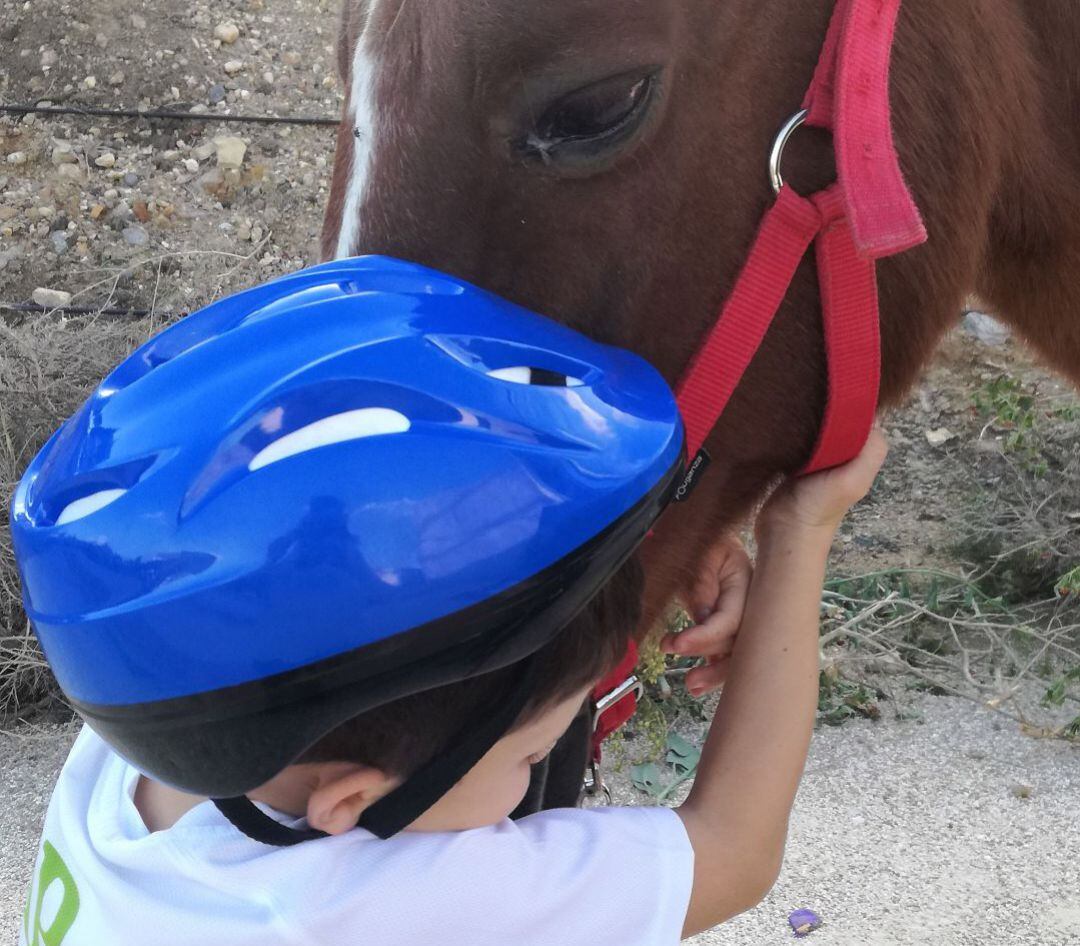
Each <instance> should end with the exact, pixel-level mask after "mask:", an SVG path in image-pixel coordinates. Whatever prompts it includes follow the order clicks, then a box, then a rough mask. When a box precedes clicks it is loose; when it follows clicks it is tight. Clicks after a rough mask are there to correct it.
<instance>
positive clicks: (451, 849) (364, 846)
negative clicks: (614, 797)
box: [294, 808, 694, 946]
mask: <svg viewBox="0 0 1080 946" xmlns="http://www.w3.org/2000/svg"><path fill="white" fill-rule="evenodd" d="M330 840H331V841H335V840H336V841H339V842H341V841H345V839H344V838H339V839H330ZM323 844H324V842H322V841H320V842H315V843H313V844H312V845H311V847H310V848H309V853H310V854H311V855H314V854H315V852H316V850H317V849H318V847H319V846H321V845H323ZM300 847H301V848H303V847H307V845H300ZM334 848H335V850H333V851H330V850H325V851H324V852H323V853H324V858H320V860H321V861H322V863H320V864H319V866H318V868H317V869H315V870H313V871H311V872H310V873H308V874H307V878H306V879H307V880H308V881H309V882H313V883H312V884H310V885H309V884H303V886H306V887H307V888H308V891H309V897H310V899H309V898H308V897H305V898H304V899H307V901H308V902H307V903H306V909H305V910H304V911H303V915H302V916H300V915H295V914H294V916H295V917H296V919H297V920H298V921H300V924H301V925H302V926H303V927H304V929H303V930H302V931H301V930H300V929H298V930H297V932H298V933H300V934H301V935H300V941H302V942H305V943H307V942H311V943H315V942H320V941H322V942H336V943H341V944H343V946H344V944H351V943H357V944H360V943H378V944H379V946H399V944H400V946H422V944H424V943H438V944H440V946H466V944H467V946H486V944H492V946H496V944H497V946H578V944H580V946H669V944H676V943H678V942H679V941H680V939H681V937H682V929H683V925H684V923H685V920H686V911H687V908H688V905H689V902H690V892H691V887H692V885H693V869H694V855H693V848H692V847H691V845H690V839H689V837H688V836H687V834H686V829H685V828H684V827H683V823H682V820H681V819H680V818H679V816H678V815H677V814H675V812H674V811H672V810H670V809H667V808H598V809H589V810H579V809H559V810H554V811H546V812H541V813H539V814H536V815H532V816H531V817H528V818H525V819H523V820H521V821H519V822H512V821H503V822H500V823H499V824H497V825H495V826H493V827H490V828H481V829H477V830H472V831H462V832H459V833H454V834H426V835H425V834H414V835H407V834H405V835H399V836H398V837H397V838H394V839H391V840H390V841H389V842H380V841H378V840H375V839H372V838H370V837H369V838H368V839H366V840H363V841H360V842H359V843H353V844H347V843H346V844H338V845H334ZM325 855H330V858H329V859H330V860H332V861H333V862H335V863H334V866H333V867H332V868H331V867H330V864H329V863H328V862H327V861H326V860H325ZM312 866H314V864H313V865H312ZM316 877H319V879H318V880H316V879H315V878H316ZM313 887H315V888H317V890H313ZM313 901H317V902H313ZM325 936H329V939H323V937H325Z"/></svg>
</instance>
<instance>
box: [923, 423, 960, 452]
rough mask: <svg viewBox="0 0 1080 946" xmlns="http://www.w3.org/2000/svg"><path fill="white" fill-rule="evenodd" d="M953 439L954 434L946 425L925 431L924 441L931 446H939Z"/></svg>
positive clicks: (954, 437)
mask: <svg viewBox="0 0 1080 946" xmlns="http://www.w3.org/2000/svg"><path fill="white" fill-rule="evenodd" d="M955 439H956V434H954V433H953V432H952V431H951V430H949V428H948V427H939V428H937V430H928V431H927V432H926V442H927V443H928V444H930V446H931V447H940V446H943V445H944V444H947V443H948V442H949V441H950V440H955Z"/></svg>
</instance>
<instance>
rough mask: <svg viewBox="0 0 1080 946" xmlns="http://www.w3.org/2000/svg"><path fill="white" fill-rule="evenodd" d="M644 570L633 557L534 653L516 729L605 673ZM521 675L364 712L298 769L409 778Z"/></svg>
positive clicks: (511, 672)
mask: <svg viewBox="0 0 1080 946" xmlns="http://www.w3.org/2000/svg"><path fill="white" fill-rule="evenodd" d="M641 588H642V570H641V567H640V565H639V564H638V562H637V559H636V557H635V558H631V559H630V560H629V561H628V562H627V563H626V564H624V565H623V566H622V567H621V568H620V569H619V570H618V571H617V572H616V573H615V574H614V575H613V576H612V578H611V580H610V581H609V582H608V583H607V584H606V585H605V586H604V587H603V589H601V591H600V592H599V593H598V594H597V595H596V597H595V598H593V599H592V601H590V602H589V604H588V605H587V606H586V607H585V609H584V610H583V611H582V612H581V613H580V614H578V616H577V617H575V618H574V620H573V621H571V622H570V624H568V625H567V626H566V628H564V629H563V630H562V631H561V632H560V633H559V634H558V635H557V636H556V637H555V639H554V640H552V641H551V643H549V644H547V645H546V646H545V647H544V648H542V649H541V650H540V651H539V653H538V654H537V655H536V656H537V659H538V660H539V661H540V666H539V667H538V669H537V677H536V684H535V689H534V694H535V695H534V697H533V698H532V700H530V702H529V704H528V705H527V706H526V708H525V710H524V711H523V713H522V714H521V716H520V717H519V718H518V721H517V723H516V724H515V728H517V727H520V726H522V725H524V724H525V723H528V722H530V721H531V720H532V719H535V718H536V717H537V716H538V715H539V714H541V713H542V712H543V711H545V710H547V709H549V708H550V707H551V706H553V705H555V704H556V703H559V702H561V701H562V700H565V699H566V698H567V697H569V696H571V695H573V694H574V693H575V692H576V691H578V690H580V689H582V688H583V687H586V686H588V685H590V684H592V683H594V682H595V681H597V680H599V679H600V678H601V677H603V676H605V675H606V674H608V673H609V672H610V671H611V670H612V669H613V668H614V667H615V666H616V665H617V664H618V663H619V661H620V660H621V659H622V657H623V656H624V654H625V653H626V648H627V645H628V643H629V641H630V640H631V639H632V638H633V636H634V632H635V630H636V629H637V625H638V623H639V621H640V617H641ZM517 678H518V674H517V671H516V669H515V668H514V667H506V668H504V669H502V670H496V671H494V672H492V673H488V674H484V675H483V676H480V677H473V678H472V679H469V680H464V681H461V682H459V683H452V684H449V685H447V686H443V687H438V688H437V689H434V690H426V691H424V692H422V693H416V694H414V695H413V696H408V697H405V698H403V699H400V700H395V701H394V702H393V703H388V704H386V705H385V706H379V707H376V708H375V709H373V710H369V711H368V712H366V713H363V714H361V715H360V716H357V717H355V718H353V719H351V720H349V721H348V722H346V723H343V724H342V725H341V726H339V727H338V728H337V729H335V730H333V731H332V732H330V733H328V734H327V735H326V736H324V737H323V738H322V739H320V740H319V741H318V742H317V743H315V745H313V746H312V747H311V748H310V749H308V750H307V751H306V752H305V753H304V754H303V755H302V756H301V757H300V758H299V759H298V760H297V763H298V764H304V763H315V762H354V763H357V764H362V765H369V766H372V767H374V768H378V769H381V770H383V771H384V772H387V773H389V774H392V775H395V776H398V777H401V778H405V777H408V776H409V775H411V774H412V773H413V772H414V771H416V770H417V769H418V768H420V766H422V765H424V764H426V763H427V762H429V761H430V760H431V759H432V758H434V757H435V756H436V755H437V754H438V753H439V752H440V751H442V750H443V749H445V748H446V747H447V746H448V745H450V743H451V742H452V740H453V739H454V738H455V736H456V735H457V734H458V733H459V732H460V731H461V729H462V728H463V727H464V726H466V725H467V723H468V721H469V720H470V719H472V718H473V717H474V716H475V715H476V713H477V712H478V711H479V709H480V707H482V706H485V705H492V704H493V703H494V702H496V701H498V700H500V699H501V698H502V696H503V694H504V693H506V694H508V693H509V689H510V687H512V686H513V685H514V681H515V680H516V679H517Z"/></svg>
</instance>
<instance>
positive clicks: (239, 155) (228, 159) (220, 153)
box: [214, 136, 247, 168]
mask: <svg viewBox="0 0 1080 946" xmlns="http://www.w3.org/2000/svg"><path fill="white" fill-rule="evenodd" d="M214 148H215V150H216V151H217V163H218V166H219V167H223V168H239V167H240V166H241V165H242V164H243V163H244V155H245V154H246V153H247V145H246V144H245V143H244V141H243V139H242V138H234V137H232V136H222V137H220V138H215V139H214Z"/></svg>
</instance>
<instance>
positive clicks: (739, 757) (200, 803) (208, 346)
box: [13, 261, 884, 946]
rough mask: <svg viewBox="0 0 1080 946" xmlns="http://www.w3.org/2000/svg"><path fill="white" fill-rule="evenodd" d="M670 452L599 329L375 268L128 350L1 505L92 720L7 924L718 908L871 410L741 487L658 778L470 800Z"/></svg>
mask: <svg viewBox="0 0 1080 946" xmlns="http://www.w3.org/2000/svg"><path fill="white" fill-rule="evenodd" d="M680 446H681V427H680V426H679V423H678V419H677V415H676V414H675V411H674V404H673V401H672V400H671V397H670V393H669V392H667V391H666V386H664V385H663V384H662V382H660V381H659V378H658V377H657V376H656V375H655V373H654V372H652V371H651V369H649V368H648V367H647V366H645V365H644V364H643V363H641V362H640V361H638V360H637V359H635V358H633V357H632V356H630V355H627V354H626V353H622V352H616V351H613V350H611V349H606V348H604V347H603V346H599V345H594V344H593V343H590V342H588V341H587V340H584V339H581V338H580V337H579V336H576V335H574V334H573V333H571V332H568V331H567V330H565V329H562V328H560V327H557V326H552V325H549V324H547V323H543V322H542V320H539V319H537V318H536V317H534V316H529V315H527V314H525V313H522V312H520V311H519V310H515V309H513V308H512V307H507V306H505V305H504V304H502V303H499V302H498V301H497V300H493V299H492V298H491V297H489V296H486V295H484V294H479V293H477V291H476V290H474V289H472V288H471V287H465V286H462V285H460V284H457V285H455V284H453V281H451V280H449V279H448V278H447V277H442V276H439V275H437V274H431V273H428V272H427V271H424V270H421V269H419V268H418V267H409V266H405V265H404V264H394V263H388V262H386V261H374V262H371V261H366V262H365V261H348V262H346V263H339V264H329V265H328V266H325V267H319V268H317V269H315V270H311V271H308V272H307V273H304V274H298V275H297V276H294V277H291V278H290V279H286V280H281V281H278V282H277V283H275V284H272V287H263V289H261V290H253V291H252V292H250V293H245V294H243V295H241V296H237V297H233V298H232V299H230V300H225V301H223V302H222V303H219V304H217V305H216V306H213V307H211V308H210V309H208V310H205V311H204V312H203V313H200V314H198V315H197V316H193V317H190V318H189V319H188V320H185V322H183V323H180V324H179V325H178V326H176V327H174V328H173V329H171V330H170V331H168V332H166V333H165V334H164V335H162V336H160V337H159V338H158V339H155V340H153V341H152V342H151V343H149V344H148V346H145V347H144V348H143V349H141V350H140V351H139V352H136V354H135V355H133V356H132V357H131V358H130V359H129V360H128V361H126V362H125V363H124V364H122V365H121V366H120V367H119V368H118V369H117V370H116V371H115V372H113V374H112V375H110V377H109V378H108V379H106V381H105V382H103V385H102V387H101V388H99V390H98V392H97V393H96V394H95V395H94V397H92V398H91V400H90V402H88V404H87V406H86V407H85V408H84V409H83V410H82V411H81V412H80V413H79V414H77V415H76V417H75V418H73V419H72V421H70V422H69V424H68V425H67V426H66V427H65V428H63V429H62V430H61V432H60V433H59V434H58V435H57V436H56V437H54V439H53V440H52V441H50V443H49V445H47V447H46V449H45V450H44V451H43V454H42V455H41V456H40V457H39V458H38V459H37V460H35V462H34V464H32V465H31V468H30V470H29V471H28V473H27V475H26V477H25V478H24V480H23V483H22V484H21V485H20V488H19V491H18V493H17V495H16V500H15V503H14V507H13V533H14V535H15V540H16V549H17V556H18V559H19V563H20V569H21V571H22V576H23V581H24V595H25V598H26V603H27V611H28V613H29V614H30V616H31V619H32V620H33V621H34V624H35V628H36V630H37V631H38V633H39V636H41V638H42V642H43V645H44V646H45V649H46V652H47V655H48V656H49V659H50V661H51V662H52V663H53V665H54V667H55V669H56V671H57V675H58V679H59V680H60V682H61V685H62V686H63V687H64V689H65V692H66V693H67V694H68V696H69V698H71V699H72V701H73V703H74V704H75V705H76V707H77V708H78V709H79V711H80V712H81V713H82V714H83V715H84V716H85V717H86V718H87V719H88V720H89V721H90V723H91V725H92V727H93V729H94V730H96V731H97V732H100V733H101V734H102V735H103V736H104V737H105V738H104V740H103V739H102V738H101V737H99V736H98V735H97V734H95V732H94V731H92V730H91V729H90V728H87V729H85V730H84V731H83V733H82V734H81V735H80V737H79V739H78V740H77V742H76V745H75V747H74V748H73V750H72V753H71V756H70V757H69V759H68V762H67V764H66V765H65V767H64V771H63V772H62V774H61V776H60V780H59V782H58V785H57V788H56V790H55V793H54V796H53V799H52V802H51V804H50V808H49V814H48V816H47V819H46V825H45V830H44V837H43V843H42V851H41V855H40V857H39V863H38V870H37V876H36V879H35V882H34V885H33V887H32V890H31V897H30V901H29V903H28V907H27V912H26V916H25V918H24V924H23V930H22V942H24V943H26V944H28V946H84V944H93V946H98V944H101V943H105V942H108V943H116V944H128V943H132V944H133V943H143V942H151V943H154V944H155V946H168V944H175V946H181V944H203V943H208V942H212V943H221V944H230V946H234V944H247V943H250V944H256V943H257V944H260V946H264V944H265V946H269V944H277V943H282V944H285V943H310V944H325V943H354V942H355V943H360V942H363V943H372V944H422V943H427V942H432V943H450V944H453V943H462V944H465V943H468V944H474V943H487V942H491V943H496V942H498V943H501V942H513V943H515V944H537V946H539V944H560V946H561V944H574V943H589V944H597V943H612V944H623V943H648V944H661V943H673V942H676V941H677V940H678V939H679V938H680V937H681V936H686V935H690V934H692V933H695V932H697V931H700V930H703V929H706V928H708V927H711V926H713V925H715V924H717V923H719V922H722V921H723V920H725V919H727V918H729V917H730V916H733V915H734V914H736V913H738V912H740V911H742V910H745V909H747V908H748V907H750V906H752V905H753V904H754V903H756V902H757V901H758V900H759V899H760V898H761V897H762V896H763V895H764V894H765V892H766V891H767V890H768V889H769V887H770V886H771V885H772V883H773V881H774V879H775V877H776V873H777V871H778V870H779V866H780V860H781V856H782V851H783V846H784V839H785V834H786V825H787V818H788V814H789V812H790V809H791V805H792V802H793V799H794V795H795V790H796V787H797V785H798V781H799V776H800V773H801V770H802V766H803V763H804V761H805V757H806V750H807V746H808V742H809V736H810V731H811V727H812V722H813V715H814V707H815V702H816V681H817V633H816V629H817V614H818V601H819V593H820V587H821V583H822V580H823V577H824V567H825V560H826V557H827V554H828V550H829V547H830V544H831V541H832V537H833V534H834V532H835V529H836V527H837V525H838V523H839V522H840V519H841V518H842V516H843V515H844V513H845V512H846V510H847V509H848V507H849V506H850V505H851V504H852V503H853V502H855V501H856V500H858V499H859V498H860V497H861V496H862V495H863V494H864V493H865V492H866V491H867V490H868V489H869V487H870V484H871V482H872V480H873V477H874V475H875V473H876V471H877V469H878V467H879V466H880V463H881V461H882V459H883V456H884V446H883V442H882V439H881V437H880V435H878V434H875V436H874V438H873V439H872V441H871V443H870V444H869V445H868V446H867V448H866V450H865V451H864V452H863V454H862V456H860V458H858V459H857V460H856V461H854V462H853V463H852V464H850V465H848V466H847V467H844V468H841V469H839V470H836V471H832V472H829V473H825V474H820V475H818V476H815V477H812V478H809V479H806V480H803V481H800V482H796V483H793V484H789V485H788V486H785V487H783V488H782V489H781V490H779V491H778V492H777V493H776V494H775V495H774V497H773V498H772V499H771V500H770V502H769V503H768V505H767V506H766V507H765V509H764V511H763V512H762V514H761V516H760V517H759V519H758V523H757V534H758V543H759V552H758V562H757V569H756V574H755V577H754V579H753V582H752V585H751V588H750V592H749V597H748V602H747V607H746V612H745V617H744V620H743V622H742V627H741V631H740V633H739V638H738V641H737V643H736V645H735V648H734V652H733V654H732V656H731V659H730V668H729V677H728V681H727V684H726V686H725V691H724V694H723V697H722V701H721V704H720V708H719V711H718V713H717V716H716V720H715V722H714V724H713V727H712V731H711V732H710V735H709V738H708V740H707V743H706V746H705V749H704V752H703V754H702V760H701V765H700V770H699V775H698V777H697V780H696V782H695V785H694V788H693V790H692V792H691V794H690V797H689V798H688V800H687V801H686V803H685V804H684V805H683V806H682V807H681V808H679V809H678V810H677V811H671V810H669V809H664V808H627V809H620V808H607V809H599V810H590V811H582V810H577V809H567V810H559V811H548V812H543V813H540V814H537V815H533V816H531V817H528V818H524V819H522V820H521V821H518V822H512V821H509V820H507V816H508V815H509V813H510V812H511V811H513V809H514V808H515V807H516V805H517V804H518V802H519V801H520V800H521V798H522V796H523V795H524V793H525V790H526V787H527V785H528V780H529V773H530V766H531V765H533V764H535V763H536V762H537V761H538V760H540V759H541V758H542V757H543V756H544V754H545V753H546V752H547V751H548V750H549V749H550V747H551V746H552V744H553V743H554V742H555V741H556V740H557V739H558V737H559V736H560V734H561V733H562V732H563V731H564V730H565V729H566V727H567V726H568V725H569V724H570V722H571V720H572V719H573V718H574V717H575V716H576V715H577V713H578V712H579V709H580V707H581V704H582V702H583V701H584V700H585V699H586V697H587V695H588V694H589V692H590V690H591V689H592V687H593V685H594V684H595V682H596V681H597V680H598V679H599V678H600V677H602V676H603V675H605V673H606V672H607V671H608V670H610V668H611V667H612V666H614V664H615V663H616V662H617V661H618V660H619V658H620V656H621V654H622V652H623V650H624V649H625V645H626V643H627V640H628V636H629V632H630V629H631V628H632V626H633V618H634V600H635V594H636V590H637V586H638V578H639V576H638V575H637V573H636V567H635V565H634V564H633V560H632V559H630V560H629V563H627V557H628V556H629V555H630V553H631V552H632V550H633V548H634V547H635V545H636V544H637V543H638V542H639V541H640V540H641V538H642V537H643V536H644V534H645V533H646V532H647V530H648V528H649V527H650V526H651V523H652V522H653V520H654V519H655V518H656V516H657V515H658V513H659V511H660V510H661V509H662V508H663V505H664V503H665V502H666V501H667V498H668V497H669V496H670V495H671V493H672V492H673V489H674V487H675V486H677V485H678V468H679V464H678V453H679V449H680ZM624 563H627V564H624ZM605 583H606V584H605ZM601 586H603V587H602V590H601ZM346 640H347V641H348V646H345V644H344V643H343V642H344V641H346ZM107 743H111V745H112V748H110V746H109V745H108V744H107ZM114 749H115V750H116V753H119V755H118V754H115V753H114V751H113V750H114ZM121 756H123V757H125V758H126V759H129V760H131V762H130V763H129V762H128V761H125V760H124V758H121ZM131 763H134V765H133V764H131ZM136 766H137V767H136ZM207 796H210V797H212V798H214V799H215V801H214V803H213V804H212V803H211V802H210V801H209V799H208V797H207ZM230 822H231V823H230ZM358 824H359V825H360V826H361V827H357V825H358ZM238 829H239V830H238ZM245 835H247V836H246V837H245Z"/></svg>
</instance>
